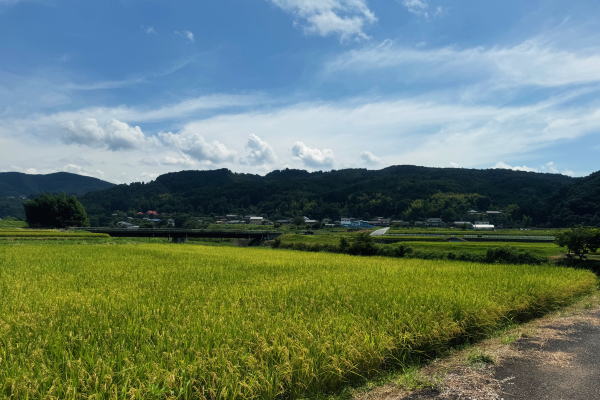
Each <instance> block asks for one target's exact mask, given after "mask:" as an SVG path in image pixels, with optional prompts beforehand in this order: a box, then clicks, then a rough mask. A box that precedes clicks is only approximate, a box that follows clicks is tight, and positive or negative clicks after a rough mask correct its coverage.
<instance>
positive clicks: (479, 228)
mask: <svg viewBox="0 0 600 400" xmlns="http://www.w3.org/2000/svg"><path fill="white" fill-rule="evenodd" d="M495 228H496V227H495V226H494V225H491V224H474V225H473V229H475V230H476V231H493V230H494V229H495Z"/></svg>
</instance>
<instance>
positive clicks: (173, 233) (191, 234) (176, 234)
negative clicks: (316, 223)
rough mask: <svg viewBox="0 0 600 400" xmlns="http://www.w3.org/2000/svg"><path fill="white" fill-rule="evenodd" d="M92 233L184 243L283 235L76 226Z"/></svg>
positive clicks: (255, 241) (253, 241)
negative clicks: (163, 239) (201, 240)
mask: <svg viewBox="0 0 600 400" xmlns="http://www.w3.org/2000/svg"><path fill="white" fill-rule="evenodd" d="M75 229H77V230H85V231H87V232H92V233H105V234H108V235H110V236H112V237H148V238H153V237H164V238H169V239H170V240H171V241H172V242H174V243H183V242H185V241H187V239H189V238H213V239H214V238H216V239H244V240H248V241H249V244H251V245H252V244H259V243H262V242H264V241H265V240H273V239H275V238H277V237H279V236H280V235H281V232H273V231H249V230H248V231H243V230H237V231H234V230H231V231H214V230H205V229H176V228H167V229H160V228H159V229H154V228H136V229H122V228H75Z"/></svg>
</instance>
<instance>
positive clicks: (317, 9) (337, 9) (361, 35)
mask: <svg viewBox="0 0 600 400" xmlns="http://www.w3.org/2000/svg"><path fill="white" fill-rule="evenodd" d="M268 1H270V2H271V3H273V4H275V5H276V6H278V7H280V8H281V9H283V10H285V11H286V12H288V13H291V14H293V15H294V16H295V17H296V19H297V21H302V22H297V21H296V22H295V23H297V24H300V25H302V26H303V27H304V30H305V32H307V33H310V34H316V35H319V36H330V35H338V36H339V37H340V39H341V40H342V41H345V40H348V39H366V38H368V35H367V34H366V33H365V32H364V28H365V26H366V25H367V24H371V23H374V22H375V21H377V17H375V14H373V12H372V11H371V10H370V9H369V7H368V5H367V2H366V0H268Z"/></svg>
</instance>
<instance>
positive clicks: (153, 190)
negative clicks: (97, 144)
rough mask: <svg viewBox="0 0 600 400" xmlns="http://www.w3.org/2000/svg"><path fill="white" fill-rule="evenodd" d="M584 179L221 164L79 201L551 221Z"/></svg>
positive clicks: (93, 210) (215, 211)
mask: <svg viewBox="0 0 600 400" xmlns="http://www.w3.org/2000/svg"><path fill="white" fill-rule="evenodd" d="M581 182H582V181H581V179H576V178H571V177H568V176H564V175H559V174H541V173H533V172H523V171H512V170H503V169H488V170H476V169H462V168H427V167H417V166H409V165H403V166H392V167H389V168H385V169H382V170H366V169H344V170H338V171H329V172H307V171H302V170H290V169H286V170H278V171H273V172H271V173H269V174H267V175H265V176H260V175H252V174H240V173H233V172H231V171H229V170H227V169H219V170H211V171H181V172H176V173H169V174H165V175H161V176H159V177H158V178H157V179H156V180H155V181H153V182H150V183H133V184H129V185H118V186H114V187H112V188H110V189H107V190H103V191H99V192H91V193H88V194H86V195H84V196H83V197H82V201H83V203H84V205H85V206H86V208H87V210H88V213H89V214H90V215H91V216H92V218H93V217H94V216H96V220H97V221H98V222H99V223H101V222H102V221H101V220H99V219H98V218H100V219H101V218H102V216H107V215H110V214H111V213H112V212H113V211H117V210H120V211H129V212H131V211H139V210H148V209H156V210H159V211H161V212H164V213H172V212H177V213H189V214H193V215H223V214H227V213H235V214H260V215H265V216H268V217H270V218H273V219H277V218H284V217H293V216H298V215H307V216H311V217H313V218H325V217H330V218H339V217H340V216H353V217H361V218H369V217H374V216H384V217H395V218H409V219H411V218H412V219H417V218H422V217H437V216H442V217H444V218H445V219H447V220H452V219H453V218H460V216H461V215H463V214H464V212H466V210H468V209H470V208H478V209H482V210H485V209H494V208H502V209H507V208H508V210H509V212H510V218H512V219H513V220H514V221H521V220H524V221H527V222H528V223H534V224H536V225H549V224H550V223H552V221H553V220H552V218H550V217H551V216H550V215H549V210H550V209H551V208H552V201H555V199H556V196H558V195H559V194H560V193H566V192H568V191H569V190H574V189H572V186H573V185H575V184H581ZM569 193H570V192H569Z"/></svg>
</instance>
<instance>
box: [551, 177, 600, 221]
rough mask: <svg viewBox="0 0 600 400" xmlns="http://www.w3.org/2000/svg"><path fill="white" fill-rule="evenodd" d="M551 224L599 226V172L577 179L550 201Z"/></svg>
mask: <svg viewBox="0 0 600 400" xmlns="http://www.w3.org/2000/svg"><path fill="white" fill-rule="evenodd" d="M550 203H551V204H552V207H551V212H550V215H551V216H552V224H553V225H558V226H573V225H594V226H600V171H599V172H595V173H593V174H591V175H589V176H586V177H585V178H577V179H575V182H574V183H573V184H572V185H569V186H567V187H564V188H562V189H561V190H560V191H559V192H558V193H557V194H556V195H554V196H553V197H552V198H551V199H550Z"/></svg>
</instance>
